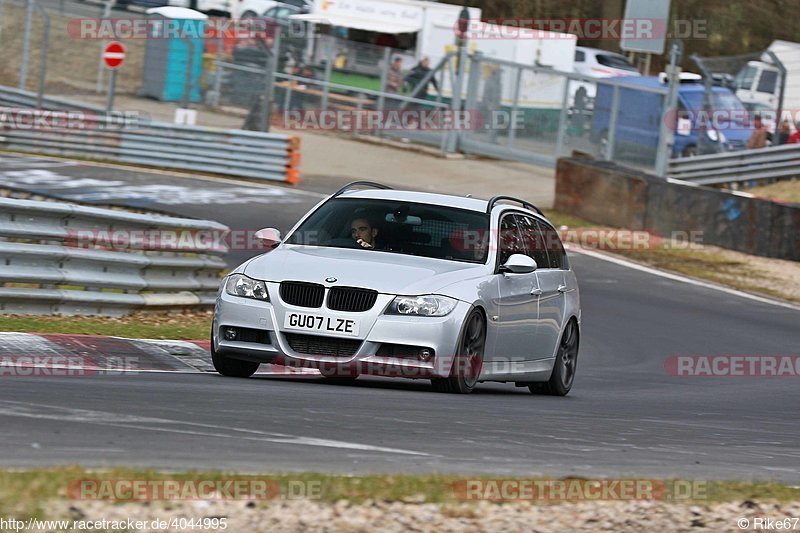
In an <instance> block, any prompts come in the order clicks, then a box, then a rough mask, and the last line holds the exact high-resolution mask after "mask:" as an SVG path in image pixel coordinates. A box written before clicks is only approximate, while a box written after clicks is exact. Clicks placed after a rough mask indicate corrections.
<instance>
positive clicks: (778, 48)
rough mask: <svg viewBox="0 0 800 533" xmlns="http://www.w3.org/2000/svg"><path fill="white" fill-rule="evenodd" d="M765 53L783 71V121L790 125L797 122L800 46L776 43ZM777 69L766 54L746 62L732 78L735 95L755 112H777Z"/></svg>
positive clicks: (799, 117) (799, 105)
mask: <svg viewBox="0 0 800 533" xmlns="http://www.w3.org/2000/svg"><path fill="white" fill-rule="evenodd" d="M767 50H768V51H770V52H772V53H774V54H775V55H776V56H777V58H778V59H779V60H780V62H781V63H782V64H783V67H784V68H785V69H786V87H785V89H784V96H783V110H784V111H783V112H782V113H781V114H782V116H783V118H790V122H791V123H792V124H793V123H794V122H795V121H796V120H798V119H800V43H792V42H789V41H775V42H773V43H772V44H771V45H770V46H769V48H767ZM781 81H782V80H781V76H780V72H779V70H778V67H777V66H776V65H774V64H773V62H772V60H771V59H770V57H769V55H767V54H764V55H762V56H761V61H749V62H748V63H747V65H745V66H744V67H742V69H741V70H740V71H739V73H738V74H737V75H736V77H735V78H734V87H735V89H736V96H738V97H739V99H740V100H741V101H742V102H743V103H744V104H745V106H747V107H748V108H750V109H752V110H754V111H773V112H774V111H777V109H778V105H779V98H780V91H781Z"/></svg>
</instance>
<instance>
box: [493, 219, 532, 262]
mask: <svg viewBox="0 0 800 533" xmlns="http://www.w3.org/2000/svg"><path fill="white" fill-rule="evenodd" d="M498 239H499V243H498V246H497V249H498V250H499V252H500V253H499V255H498V259H497V264H498V265H504V264H506V261H508V258H509V257H511V256H512V255H514V254H524V253H525V245H524V244H523V241H522V239H521V238H520V234H519V231H518V230H517V224H516V222H515V217H514V215H506V216H504V217H503V218H502V219H501V221H500V235H498Z"/></svg>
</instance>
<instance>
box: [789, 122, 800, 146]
mask: <svg viewBox="0 0 800 533" xmlns="http://www.w3.org/2000/svg"><path fill="white" fill-rule="evenodd" d="M786 144H800V120H798V121H797V122H795V124H794V133H792V134H791V135H790V136H789V140H787V141H786Z"/></svg>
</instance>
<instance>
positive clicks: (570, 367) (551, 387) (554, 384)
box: [528, 320, 579, 396]
mask: <svg viewBox="0 0 800 533" xmlns="http://www.w3.org/2000/svg"><path fill="white" fill-rule="evenodd" d="M578 342H579V339H578V324H577V323H576V322H575V321H574V320H570V321H569V322H567V327H565V328H564V333H562V334H561V342H560V343H559V344H558V352H557V353H556V360H555V363H554V364H553V373H552V374H551V375H550V380H549V381H547V382H545V383H532V384H530V385H529V386H528V388H529V389H530V391H531V392H532V393H533V394H549V395H551V396H566V395H567V394H569V391H570V389H571V388H572V383H573V381H575V370H576V368H577V364H578Z"/></svg>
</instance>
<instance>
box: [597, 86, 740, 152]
mask: <svg viewBox="0 0 800 533" xmlns="http://www.w3.org/2000/svg"><path fill="white" fill-rule="evenodd" d="M615 81H618V82H620V83H622V84H625V86H624V87H622V88H620V96H619V99H620V102H622V103H623V105H621V106H620V111H619V115H618V117H617V129H616V135H615V149H616V150H626V151H636V152H648V153H655V151H656V149H657V147H658V138H659V133H660V126H661V120H662V99H663V96H662V94H660V93H659V92H654V91H653V89H666V87H667V85H666V83H665V82H666V80H665V78H664V77H663V76H660V77H659V76H639V77H623V78H617V79H616V80H615ZM647 89H650V91H647ZM704 90H705V89H704V86H703V83H702V79H701V78H700V76H698V75H695V74H691V73H687V75H686V76H684V77H683V78H682V82H681V85H680V88H679V90H678V113H677V116H676V117H668V118H667V120H670V122H671V126H673V127H674V129H675V143H674V144H673V147H672V157H678V156H683V157H688V156H693V155H696V154H697V153H698V150H699V148H700V146H701V145H707V146H716V147H717V150H718V151H728V150H742V149H744V148H745V146H746V144H747V140H748V139H749V138H750V135H751V133H752V130H753V128H752V125H751V120H750V116H749V114H748V111H747V109H746V108H745V107H744V105H743V104H742V102H741V101H740V100H739V99H738V98H737V97H736V95H735V94H733V92H732V91H731V90H730V89H728V88H726V87H719V86H714V87H712V89H711V91H712V92H711V95H712V102H711V107H712V109H713V110H715V111H718V112H722V113H721V114H719V115H718V117H720V120H719V121H718V122H719V125H722V126H723V127H720V128H716V129H715V128H714V127H712V126H713V124H710V123H708V122H705V121H703V117H704V114H703V113H701V111H702V110H703V109H704ZM613 92H614V91H613V85H612V84H608V83H601V84H598V88H597V96H596V98H595V102H594V116H593V117H592V127H591V139H592V141H593V142H595V143H596V144H597V145H598V149H599V150H600V151H601V152H603V151H604V150H606V149H607V143H608V133H609V127H610V124H611V104H612V98H613ZM701 135H704V136H706V139H703V140H702V141H701ZM705 141H708V142H707V143H706V142H705Z"/></svg>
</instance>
